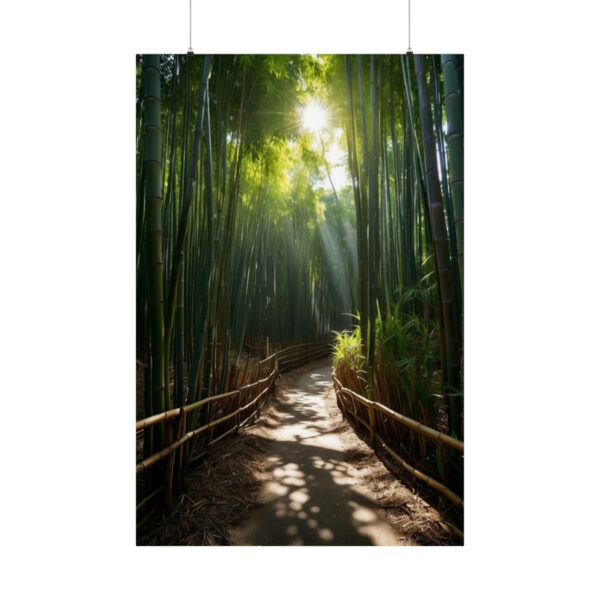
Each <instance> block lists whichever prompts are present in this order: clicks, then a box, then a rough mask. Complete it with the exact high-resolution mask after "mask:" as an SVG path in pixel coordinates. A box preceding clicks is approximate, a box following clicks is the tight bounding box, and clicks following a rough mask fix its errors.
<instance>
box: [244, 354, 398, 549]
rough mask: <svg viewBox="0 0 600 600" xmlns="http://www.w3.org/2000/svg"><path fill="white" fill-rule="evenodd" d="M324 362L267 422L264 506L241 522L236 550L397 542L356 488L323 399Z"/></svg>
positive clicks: (328, 372) (326, 379)
mask: <svg viewBox="0 0 600 600" xmlns="http://www.w3.org/2000/svg"><path fill="white" fill-rule="evenodd" d="M330 376H331V367H330V366H329V365H327V366H326V367H323V368H321V369H319V370H318V371H315V372H313V373H308V374H306V375H304V376H303V377H302V378H301V379H300V380H299V381H298V383H297V385H296V386H295V387H294V388H293V389H290V390H289V391H288V392H287V394H285V397H284V398H280V399H279V400H277V401H276V402H275V403H274V405H273V407H272V409H271V410H270V411H269V414H268V416H267V417H266V423H265V425H266V429H271V430H276V432H277V439H276V440H274V441H273V442H272V444H271V446H270V450H269V457H268V459H267V460H266V463H265V474H264V478H265V484H264V487H263V490H262V492H261V497H260V500H261V501H262V502H263V503H264V505H263V506H262V508H260V509H258V510H257V511H256V512H255V513H254V515H252V516H251V518H250V519H248V520H247V521H245V522H244V523H242V524H241V525H240V527H239V528H238V529H237V531H236V532H235V534H234V538H233V542H234V543H237V544H240V545H354V546H359V545H360V546H365V545H397V544H399V541H398V538H399V536H398V535H397V532H396V531H395V530H394V529H393V528H392V527H391V526H390V525H389V523H387V521H386V520H385V519H384V518H382V516H380V515H379V514H378V512H377V511H376V507H375V506H374V505H373V503H372V501H371V500H370V499H369V498H368V497H367V496H365V495H364V494H363V493H361V491H360V490H359V489H358V488H356V487H355V486H354V484H356V481H355V479H354V478H353V477H352V475H351V474H350V469H351V467H350V465H349V464H348V463H347V462H346V460H345V456H344V450H343V447H342V444H341V440H340V437H339V435H338V434H337V433H336V432H335V431H332V430H331V422H330V419H329V414H328V413H327V410H326V407H325V406H324V403H323V400H322V398H323V394H324V392H325V391H326V389H327V388H328V387H329V385H330Z"/></svg>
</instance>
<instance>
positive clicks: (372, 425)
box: [369, 404, 375, 447]
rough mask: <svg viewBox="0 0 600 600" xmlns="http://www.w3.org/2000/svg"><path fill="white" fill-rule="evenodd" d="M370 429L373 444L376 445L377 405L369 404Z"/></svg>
mask: <svg viewBox="0 0 600 600" xmlns="http://www.w3.org/2000/svg"><path fill="white" fill-rule="evenodd" d="M369 429H370V433H371V446H373V447H375V407H374V406H373V405H372V404H369Z"/></svg>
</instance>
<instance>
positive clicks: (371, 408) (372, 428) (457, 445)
mask: <svg viewBox="0 0 600 600" xmlns="http://www.w3.org/2000/svg"><path fill="white" fill-rule="evenodd" d="M331 377H332V380H333V387H334V389H335V394H336V397H337V399H338V401H339V400H340V396H342V398H343V397H344V396H348V397H350V398H351V399H352V404H353V405H354V410H352V409H351V408H350V407H349V406H347V405H346V403H344V402H343V401H342V402H341V406H343V407H344V412H348V413H350V414H351V415H352V416H353V417H354V418H355V419H356V421H358V422H359V423H361V424H362V425H363V426H364V427H366V428H367V430H368V431H369V435H370V443H371V446H375V441H377V442H379V444H380V445H381V447H382V448H383V449H384V450H385V451H386V452H387V453H388V454H389V455H390V456H391V457H392V458H393V459H394V460H395V461H396V462H397V463H398V464H400V465H401V466H402V467H403V468H404V469H406V470H407V471H408V472H409V473H411V474H412V475H414V476H415V477H417V478H418V479H421V480H422V481H424V482H425V483H426V484H427V485H429V486H430V487H432V488H434V489H436V490H438V491H439V492H441V493H442V494H444V496H446V497H447V498H448V499H449V500H450V501H451V502H453V503H454V504H457V505H458V506H460V507H461V508H464V501H463V499H462V498H461V497H460V496H458V495H457V494H455V493H454V492H453V491H452V490H451V489H449V488H447V487H446V486H445V485H443V484H441V483H440V482H439V481H437V480H435V479H433V477H430V476H429V475H426V474H425V473H422V472H421V471H419V470H418V469H415V468H414V467H413V466H411V465H410V464H408V463H407V462H406V461H405V460H404V459H403V458H401V457H400V456H398V454H397V453H396V452H394V450H392V449H391V448H390V447H389V446H388V444H387V443H386V442H385V440H384V439H383V438H382V437H381V435H379V433H378V432H377V424H376V419H375V413H376V412H379V413H381V414H384V415H386V416H388V417H390V418H392V419H394V420H395V421H397V422H398V423H402V424H403V425H405V426H406V427H408V428H410V429H412V430H414V431H417V432H419V433H421V434H423V435H425V436H427V437H429V438H431V439H433V440H435V441H437V442H439V443H441V444H445V445H446V446H449V447H451V448H454V449H455V450H458V451H459V452H461V453H464V449H465V446H464V442H461V441H460V440H457V439H455V438H453V437H451V436H449V435H446V434H445V433H442V432H441V431H437V430H436V429H432V428H431V427H427V426H426V425H423V424H422V423H419V422H418V421H415V420H414V419H411V418H409V417H407V416H405V415H401V414H400V413H397V412H395V411H393V410H391V409H390V408H388V407H387V406H384V405H383V404H380V403H379V402H375V401H373V400H369V399H367V398H365V397H364V396H361V395H360V394H357V393H356V392H355V391H354V390H351V389H349V388H346V387H344V386H343V385H342V384H341V382H340V380H339V379H338V378H337V377H336V375H335V374H332V376H331ZM354 402H359V403H360V404H362V405H363V406H364V407H365V408H366V409H367V411H368V415H369V422H367V421H366V420H365V419H363V418H362V417H361V416H360V415H359V414H358V411H357V410H356V405H355V404H354Z"/></svg>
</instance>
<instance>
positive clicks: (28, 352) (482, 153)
mask: <svg viewBox="0 0 600 600" xmlns="http://www.w3.org/2000/svg"><path fill="white" fill-rule="evenodd" d="M412 4H413V19H412V20H413V26H412V48H413V50H414V51H415V52H427V53H441V52H447V53H448V52H455V53H464V54H465V106H466V110H465V150H466V173H465V181H466V183H465V192H466V195H465V198H466V200H465V205H466V208H465V215H466V243H465V247H466V255H465V256H466V259H465V260H466V267H465V270H466V302H465V313H466V321H465V326H466V355H465V356H466V402H467V406H466V415H467V420H466V445H467V456H466V525H465V535H466V545H465V547H464V548H392V549H390V548H371V549H359V548H319V549H298V548H285V549H277V548H168V549H165V548H137V547H136V546H135V525H134V519H133V512H134V502H135V499H134V494H135V490H134V477H133V464H134V447H133V434H132V431H133V422H134V420H135V415H134V406H133V398H134V393H135V381H134V369H133V363H134V358H135V356H134V355H135V344H134V341H135V331H134V323H135V321H134V312H135V302H134V301H135V264H134V256H135V179H134V147H135V146H134V144H135V119H134V114H135V112H134V97H135V96H134V94H135V85H134V83H135V77H134V73H135V71H134V65H135V54H136V53H138V52H148V53H153V52H181V53H184V52H186V51H187V48H188V20H187V19H188V12H187V11H188V3H187V0H170V1H166V0H163V1H158V0H144V1H142V0H135V1H133V0H132V1H127V2H126V1H124V0H119V1H115V0H104V1H102V2H100V1H97V2H81V1H79V2H75V1H71V2H69V1H66V0H62V1H61V0H55V1H53V2H41V1H39V0H30V1H28V2H16V1H15V0H13V1H11V2H4V3H3V4H2V8H1V9H0V11H1V14H0V44H1V50H2V71H1V74H0V82H1V92H0V102H1V106H0V108H1V113H0V114H1V117H2V127H1V129H0V152H1V157H0V165H1V173H2V188H1V190H2V205H1V206H2V208H1V213H0V226H1V232H0V252H1V253H0V257H1V261H2V262H1V264H2V285H1V296H0V297H1V300H0V302H1V306H2V316H3V319H2V330H1V331H0V339H2V347H1V352H2V355H1V360H0V365H1V367H0V368H1V375H2V388H1V389H2V392H0V396H1V398H2V413H1V418H2V425H3V426H2V429H1V430H0V444H1V453H2V454H1V455H2V463H1V464H2V470H1V473H2V486H1V488H2V492H1V496H0V498H1V499H0V503H1V506H0V517H1V518H2V529H1V531H0V537H1V539H2V547H3V549H4V557H3V559H2V561H1V562H0V591H2V595H3V596H4V597H6V598H11V600H12V599H13V598H28V599H29V598H39V597H57V598H58V597H60V598H103V599H104V598H113V597H114V598H123V597H127V598H161V599H164V598H167V597H170V598H175V597H177V598H181V597H182V596H181V595H182V594H184V593H185V594H186V597H209V596H211V597H213V598H221V597H225V598H228V597H233V596H238V595H239V596H240V597H243V598H282V597H283V598H305V597H307V596H308V597H309V598H315V599H316V598H319V599H320V598H329V597H335V598H346V597H348V598H371V599H373V600H379V599H383V598H398V597H407V596H408V595H411V596H412V597H419V598H421V597H423V598H436V599H437V598H463V597H471V596H472V597H476V598H486V599H488V598H553V597H560V598H566V597H573V598H578V599H579V598H591V597H593V596H594V595H595V594H597V590H598V583H597V578H593V575H592V570H593V569H594V567H597V565H598V552H597V541H598V537H599V534H600V531H599V527H598V496H597V477H598V472H599V469H598V442H597V440H598V417H599V410H598V404H599V400H600V394H599V393H598V370H599V366H598V355H599V353H598V339H599V334H600V327H599V319H598V308H599V298H598V293H597V290H598V285H597V280H598V272H599V269H598V201H599V200H600V198H599V192H598V181H597V180H598V177H597V172H598V167H597V164H598V139H599V134H600V128H599V126H598V106H599V104H598V75H597V64H598V56H599V54H598V45H597V44H596V43H595V42H594V40H595V39H597V31H596V29H597V25H598V18H597V15H595V14H593V7H594V3H593V2H584V1H577V0H571V1H570V2H568V3H567V2H551V1H545V2H542V1H540V2H534V1H529V2H527V1H523V0H518V1H517V0H503V1H502V2H482V1H479V2H475V1H473V2H468V1H466V0H445V1H442V0H436V1H434V0H413V2H412ZM193 22H194V27H193V40H192V46H193V48H194V51H195V52H196V53H197V54H200V53H203V52H207V51H209V52H213V53H220V52H226V53H234V52H247V53H251V52H310V53H316V52H358V51H360V52H377V53H382V52H384V53H402V52H404V51H405V50H406V48H407V46H408V39H407V14H406V0H394V1H391V0H390V1H384V0H369V1H368V2H365V0H343V1H336V2H333V1H330V2H325V1H324V0H303V1H302V2H297V3H292V2H283V1H281V0H280V1H278V2H275V1H272V2H268V1H267V0H260V1H257V0H252V1H247V2H243V1H241V0H237V1H235V2H232V1H229V2H216V1H215V2H212V3H210V6H209V5H208V3H207V2H202V3H201V2H199V0H195V7H194V15H193ZM596 597H597V596H596Z"/></svg>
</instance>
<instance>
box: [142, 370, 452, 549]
mask: <svg viewBox="0 0 600 600" xmlns="http://www.w3.org/2000/svg"><path fill="white" fill-rule="evenodd" d="M410 480H411V478H410V477H409V478H406V480H405V479H404V478H402V479H401V480H400V479H398V474H397V473H396V474H392V473H391V472H390V471H389V470H388V468H387V467H386V465H384V463H383V462H382V461H381V460H380V459H379V458H378V457H377V456H376V454H375V453H374V451H373V450H372V449H371V448H370V447H369V446H368V445H367V444H366V443H365V442H364V441H363V440H362V439H360V437H358V436H357V434H356V432H355V431H354V429H353V428H352V427H351V426H350V425H349V423H348V422H347V421H346V420H345V419H344V418H343V416H342V414H341V412H340V410H339V408H338V407H337V403H336V399H335V393H334V391H333V387H332V384H331V363H330V361H329V360H325V361H320V362H318V363H313V364H311V365H308V366H306V367H303V368H300V369H296V370H294V371H293V372H290V373H288V374H286V375H284V376H283V378H282V380H281V381H280V383H279V384H278V386H277V392H276V395H275V398H274V399H273V400H272V401H271V402H270V404H269V405H268V406H267V407H266V408H265V409H264V411H263V413H262V416H261V419H260V420H259V421H258V422H257V423H256V424H255V425H254V426H252V427H249V428H247V429H245V430H243V431H241V432H240V433H239V435H237V436H232V437H231V438H228V439H225V440H224V441H223V442H222V443H221V444H219V447H218V448H215V449H214V450H213V451H212V452H211V453H210V455H209V457H208V458H207V459H206V461H205V462H204V463H203V464H201V465H200V466H199V467H198V468H197V469H196V470H195V471H193V472H192V473H190V474H189V475H188V476H187V477H186V487H185V490H184V492H183V493H182V494H181V495H180V496H179V500H178V501H177V502H176V506H175V508H174V510H173V512H172V514H171V515H170V516H168V517H166V516H163V517H160V518H159V519H158V520H157V521H155V522H154V523H153V524H152V525H150V526H148V527H145V528H144V529H143V530H141V531H140V532H138V544H152V545H156V544H159V545H163V544H175V545H182V544H183V545H185V544H196V545H213V544H218V545H263V546H267V545H269V546H272V545H283V546H287V545H306V546H314V545H350V546H359V545H360V546H363V545H376V546H382V545H383V546H386V545H393V546H412V545H461V544H462V540H461V539H460V538H459V537H457V536H456V534H455V533H454V532H453V529H452V527H451V525H449V524H448V522H447V521H446V520H445V519H444V516H443V515H442V514H441V513H440V512H439V511H438V510H436V508H434V507H433V506H431V505H430V504H429V503H428V502H427V501H426V500H424V499H423V498H422V496H420V495H419V494H418V493H417V490H416V489H415V487H413V485H412V481H410Z"/></svg>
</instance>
